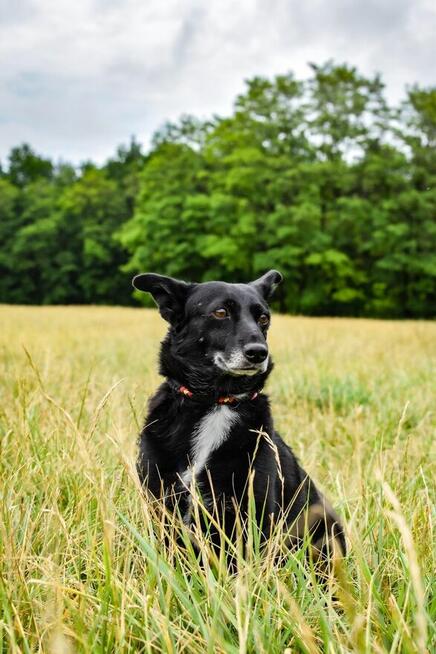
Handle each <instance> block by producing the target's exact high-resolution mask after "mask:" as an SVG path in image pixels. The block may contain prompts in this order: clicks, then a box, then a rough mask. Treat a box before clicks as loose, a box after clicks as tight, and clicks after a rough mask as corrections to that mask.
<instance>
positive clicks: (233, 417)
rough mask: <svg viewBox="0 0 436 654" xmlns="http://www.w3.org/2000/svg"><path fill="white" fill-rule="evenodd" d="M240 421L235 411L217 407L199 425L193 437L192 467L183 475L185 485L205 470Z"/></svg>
mask: <svg viewBox="0 0 436 654" xmlns="http://www.w3.org/2000/svg"><path fill="white" fill-rule="evenodd" d="M238 419H239V417H238V414H237V413H236V411H235V410H234V409H231V408H230V407H228V406H225V405H217V406H215V407H213V408H212V409H211V410H210V411H209V412H208V413H207V414H206V415H205V416H203V418H202V419H201V420H200V421H199V422H198V423H197V425H196V426H195V428H194V432H193V435H192V442H191V450H190V465H189V467H188V468H187V469H186V470H185V471H184V472H183V474H182V481H183V483H184V484H185V485H189V484H190V482H191V480H192V478H193V475H195V476H196V477H197V476H198V475H199V474H200V473H201V472H202V471H203V470H204V468H205V467H206V464H207V461H208V459H209V457H210V455H211V454H212V453H213V452H214V451H215V450H217V449H218V448H219V447H220V445H222V444H223V443H224V441H225V440H226V438H227V437H228V436H229V434H230V431H231V429H232V427H233V425H234V424H235V423H236V422H237V421H238Z"/></svg>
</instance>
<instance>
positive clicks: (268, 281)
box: [251, 270, 283, 300]
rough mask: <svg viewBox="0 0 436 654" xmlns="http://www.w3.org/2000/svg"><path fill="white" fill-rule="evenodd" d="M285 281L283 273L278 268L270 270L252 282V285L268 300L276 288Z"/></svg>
mask: <svg viewBox="0 0 436 654" xmlns="http://www.w3.org/2000/svg"><path fill="white" fill-rule="evenodd" d="M282 281H283V275H282V274H281V273H279V271H278V270H270V271H269V272H267V273H265V274H264V275H262V277H259V279H256V280H255V281H254V282H251V285H252V286H254V288H255V289H256V290H257V291H258V292H259V293H260V294H261V295H262V297H264V298H265V300H268V299H269V298H270V297H271V295H272V294H273V293H274V291H275V290H276V288H277V286H278V285H279V284H280V283H281V282H282Z"/></svg>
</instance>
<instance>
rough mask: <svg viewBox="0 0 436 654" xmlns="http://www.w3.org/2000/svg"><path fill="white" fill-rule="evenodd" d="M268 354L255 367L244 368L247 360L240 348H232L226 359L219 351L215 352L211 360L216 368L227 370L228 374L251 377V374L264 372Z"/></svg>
mask: <svg viewBox="0 0 436 654" xmlns="http://www.w3.org/2000/svg"><path fill="white" fill-rule="evenodd" d="M268 361H269V355H268V356H267V358H266V359H265V361H262V363H261V364H260V366H258V367H256V368H245V367H244V366H245V365H246V364H247V360H246V358H245V357H244V355H243V354H242V352H241V350H233V351H232V352H231V354H230V357H229V358H228V359H227V360H226V359H225V358H224V356H223V355H222V354H221V352H216V353H215V355H214V357H213V362H214V364H215V365H216V367H217V368H219V369H220V370H223V371H224V372H227V373H228V374H229V375H233V376H235V377H238V376H241V375H245V376H250V377H252V376H253V375H258V374H259V373H262V372H265V371H266V369H267V367H268Z"/></svg>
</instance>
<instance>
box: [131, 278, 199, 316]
mask: <svg viewBox="0 0 436 654" xmlns="http://www.w3.org/2000/svg"><path fill="white" fill-rule="evenodd" d="M132 285H133V286H134V287H135V288H136V289H137V290H138V291H144V292H147V293H151V295H152V296H153V300H154V301H155V302H156V304H157V306H158V308H159V312H160V315H161V316H162V318H164V319H165V320H167V321H168V322H169V323H170V324H171V325H175V324H176V323H177V322H178V320H179V319H180V318H181V317H182V316H183V310H184V308H185V302H186V299H187V296H188V291H189V290H190V289H191V288H192V287H193V286H194V284H187V283H186V282H182V281H180V280H178V279H173V278H172V277H165V276H164V275H155V274H154V273H141V274H140V275H136V277H134V278H133V279H132Z"/></svg>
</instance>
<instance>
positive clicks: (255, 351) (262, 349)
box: [244, 343, 268, 363]
mask: <svg viewBox="0 0 436 654" xmlns="http://www.w3.org/2000/svg"><path fill="white" fill-rule="evenodd" d="M244 356H245V357H246V359H248V361H250V362H251V363H262V361H265V359H266V357H267V356H268V348H267V347H266V345H262V344H261V343H250V345H245V347H244Z"/></svg>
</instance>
